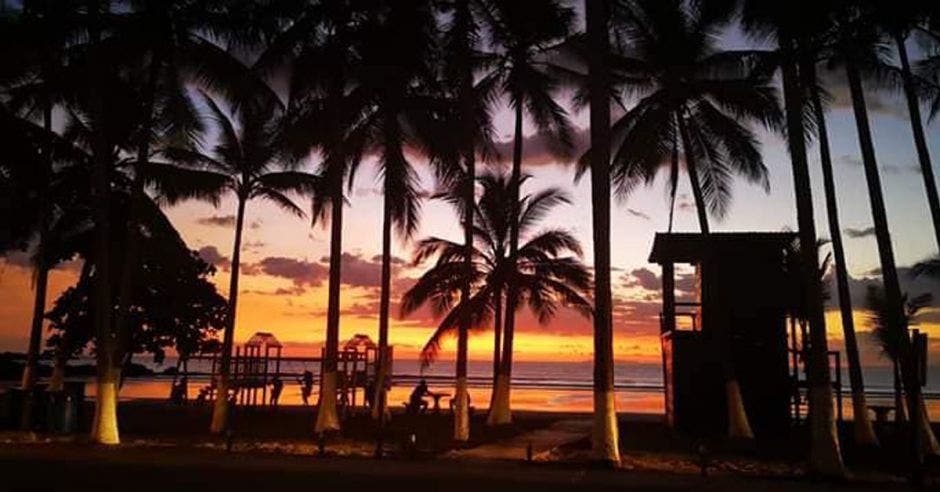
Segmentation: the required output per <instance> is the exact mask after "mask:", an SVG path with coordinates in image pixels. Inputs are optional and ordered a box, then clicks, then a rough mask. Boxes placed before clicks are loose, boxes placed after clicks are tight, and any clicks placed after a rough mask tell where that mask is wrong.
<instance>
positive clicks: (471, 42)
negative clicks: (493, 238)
mask: <svg viewBox="0 0 940 492" xmlns="http://www.w3.org/2000/svg"><path fill="white" fill-rule="evenodd" d="M487 7H488V5H487V2H486V1H485V0H458V1H456V2H454V3H453V5H452V6H451V9H452V15H453V17H452V20H451V22H450V23H449V24H448V25H447V26H445V29H444V32H443V43H442V45H443V46H442V47H443V50H444V52H445V53H446V56H445V58H444V60H443V78H444V80H445V84H447V86H449V87H451V92H452V93H453V99H454V100H455V101H456V102H457V105H458V107H459V110H458V111H457V115H456V120H457V121H456V122H455V123H456V124H457V125H459V128H457V129H456V132H455V133H456V134H457V135H459V137H458V138H457V142H456V145H455V146H456V147H457V148H458V149H459V150H458V152H459V153H460V155H459V156H458V157H457V158H456V159H454V161H456V162H457V163H459V162H460V161H462V162H463V166H462V167H461V166H459V165H458V166H457V169H455V170H454V172H452V173H447V174H449V175H451V176H450V179H445V180H444V181H450V182H452V184H453V187H454V190H453V191H454V192H455V193H456V194H458V195H460V196H461V197H462V200H463V205H462V210H461V213H460V216H461V223H462V224H463V230H464V249H465V253H464V255H463V258H464V265H463V267H464V272H465V273H464V276H463V278H464V282H463V285H462V286H461V289H460V299H461V303H462V304H464V305H468V304H469V302H470V299H471V292H472V289H473V285H472V282H471V279H472V271H473V253H472V251H473V231H474V224H475V218H474V217H475V214H474V209H475V207H476V159H477V152H478V150H479V151H480V154H481V155H482V156H483V157H487V155H488V153H489V152H488V146H489V144H490V142H491V141H492V135H491V134H492V123H491V121H490V114H489V112H490V106H491V105H492V104H491V103H492V100H493V97H492V96H493V82H494V81H495V80H496V79H494V78H492V77H486V76H484V77H482V79H481V81H480V82H479V83H476V81H475V79H476V75H477V73H478V72H479V71H480V65H481V64H482V63H480V62H479V61H478V60H480V59H483V58H485V55H484V53H482V52H481V50H480V44H481V31H482V26H481V22H480V18H481V17H483V14H482V12H484V11H485V10H486V9H487ZM445 184H446V183H445ZM497 296H499V297H500V300H499V302H500V303H501V302H502V299H501V294H497ZM461 312H462V315H461V317H460V322H459V328H458V331H457V361H456V367H455V371H454V372H455V374H456V385H455V388H454V400H455V401H456V402H457V404H456V405H455V407H454V439H455V440H456V441H458V442H463V441H467V440H468V439H469V437H470V408H469V406H470V397H469V394H468V392H467V362H468V353H467V351H468V340H469V330H470V329H471V327H472V326H473V319H472V313H471V311H470V310H469V309H464V310H462V311H461ZM493 332H494V345H493V384H494V387H495V383H496V374H497V373H498V372H499V356H500V353H499V350H500V342H501V335H502V319H501V310H499V309H498V310H497V314H496V323H495V325H494V330H493Z"/></svg>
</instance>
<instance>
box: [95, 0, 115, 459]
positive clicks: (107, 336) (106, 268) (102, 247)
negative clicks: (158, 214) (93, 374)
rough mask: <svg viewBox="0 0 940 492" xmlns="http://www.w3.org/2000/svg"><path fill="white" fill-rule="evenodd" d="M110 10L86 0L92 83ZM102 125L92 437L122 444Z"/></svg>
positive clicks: (100, 106) (99, 112)
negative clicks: (104, 18) (104, 13)
mask: <svg viewBox="0 0 940 492" xmlns="http://www.w3.org/2000/svg"><path fill="white" fill-rule="evenodd" d="M109 10H110V2H99V1H90V2H88V15H89V31H90V36H89V45H90V46H91V51H92V55H91V67H90V69H89V72H90V77H91V81H90V82H91V83H93V84H97V83H98V77H99V76H100V74H102V73H104V72H105V70H106V68H105V67H104V65H103V64H102V63H101V62H102V60H101V59H100V58H101V57H100V55H99V53H98V52H97V50H98V49H100V47H99V43H100V41H101V17H102V15H101V13H102V11H109ZM91 112H92V114H93V117H95V118H96V120H97V121H99V122H100V121H102V120H103V119H104V117H103V115H104V113H105V111H104V101H103V99H102V97H101V95H100V94H97V95H95V96H93V98H92V101H91ZM102 131H103V130H102V129H101V128H95V129H94V135H93V136H92V139H93V142H92V154H93V155H94V162H93V163H92V170H91V189H92V194H93V197H94V212H93V214H94V222H95V239H94V241H95V248H94V251H95V293H94V327H95V332H96V358H97V363H96V366H97V372H98V375H97V376H98V379H97V391H96V395H95V416H94V419H93V420H92V425H91V439H92V441H94V442H97V443H100V444H108V445H114V444H120V442H121V439H120V435H119V432H118V419H117V403H118V380H119V379H120V357H119V355H118V350H119V346H118V343H119V342H118V338H117V334H116V333H115V329H114V326H113V323H112V302H113V299H112V296H111V186H110V180H109V175H110V171H111V166H112V164H113V162H112V160H111V159H112V157H111V152H110V149H109V146H108V143H107V140H106V137H105V135H103V134H102Z"/></svg>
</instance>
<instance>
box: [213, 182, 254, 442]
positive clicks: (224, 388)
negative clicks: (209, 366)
mask: <svg viewBox="0 0 940 492" xmlns="http://www.w3.org/2000/svg"><path fill="white" fill-rule="evenodd" d="M247 200H248V197H247V196H243V195H242V194H241V193H239V196H238V212H237V214H236V216H235V243H234V244H233V245H232V276H231V278H230V279H229V288H228V320H227V323H226V324H225V331H224V333H223V335H222V357H221V360H220V361H219V384H218V389H217V391H216V395H217V396H216V398H215V405H214V406H213V410H212V424H211V425H210V427H209V430H210V431H211V432H212V433H213V434H219V433H221V432H223V431H225V430H226V429H228V425H229V422H228V419H229V410H230V409H229V404H228V393H229V390H230V389H231V371H232V348H233V346H234V339H235V316H236V314H237V310H238V272H239V268H240V266H241V249H242V229H243V228H244V225H245V204H246V202H247Z"/></svg>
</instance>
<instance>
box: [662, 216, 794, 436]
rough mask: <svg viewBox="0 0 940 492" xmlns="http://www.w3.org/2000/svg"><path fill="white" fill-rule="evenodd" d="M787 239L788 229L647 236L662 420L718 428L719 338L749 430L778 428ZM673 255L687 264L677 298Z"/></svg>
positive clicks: (721, 397)
mask: <svg viewBox="0 0 940 492" xmlns="http://www.w3.org/2000/svg"><path fill="white" fill-rule="evenodd" d="M795 239H796V234H794V233H712V234H708V235H703V234H688V233H675V234H673V233H669V234H664V233H658V234H656V238H655V240H654V242H653V250H652V252H651V254H650V258H649V261H650V262H652V263H658V264H659V265H660V266H661V267H662V288H663V292H662V299H663V308H662V313H661V314H660V321H661V342H662V354H663V379H664V383H665V384H664V386H665V403H666V405H665V407H666V419H667V423H668V424H669V425H671V426H673V427H675V428H677V429H679V430H682V431H684V432H688V433H691V434H694V435H721V434H723V433H724V432H726V429H727V428H728V416H727V409H726V403H725V391H724V376H723V372H722V360H721V353H722V352H723V351H722V350H720V349H717V347H718V345H717V344H716V340H718V339H720V340H726V341H729V342H726V343H730V354H731V359H732V363H733V369H734V372H735V375H736V377H737V380H738V383H739V385H740V388H741V394H742V398H743V400H744V407H745V411H746V412H747V415H748V418H749V420H750V423H751V427H752V428H753V430H754V432H755V434H756V435H757V436H761V435H775V434H781V433H784V432H786V431H787V429H788V428H789V426H790V408H791V407H790V401H791V396H792V395H793V380H792V378H791V375H790V373H789V370H790V367H789V362H788V357H787V356H788V347H787V314H788V307H789V303H790V299H791V298H792V297H791V296H790V292H789V289H791V288H792V283H791V282H789V280H788V278H787V271H786V268H785V259H786V249H787V247H788V246H790V245H791V244H793V242H794V241H795ZM677 263H684V264H689V265H692V266H693V267H694V269H695V287H694V289H693V292H686V291H682V292H681V294H683V295H684V297H683V298H682V299H679V300H677V298H676V296H677V294H676V275H675V265H676V264H677ZM723 331H724V332H723ZM725 353H727V352H725Z"/></svg>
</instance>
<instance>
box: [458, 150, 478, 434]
mask: <svg viewBox="0 0 940 492" xmlns="http://www.w3.org/2000/svg"><path fill="white" fill-rule="evenodd" d="M469 147H470V148H469V149H468V150H467V151H466V152H465V153H464V154H465V155H464V162H465V163H466V166H467V168H466V176H464V180H466V183H465V185H464V187H465V190H464V249H465V250H466V252H465V254H464V274H465V275H466V280H465V281H464V282H463V285H461V288H460V299H461V302H462V303H469V301H470V288H471V282H472V277H473V220H474V218H473V211H474V205H475V203H476V193H475V189H476V188H475V182H474V180H475V178H476V156H475V155H474V148H473V145H472V141H470V145H469ZM471 316H472V313H471V312H470V309H469V308H465V309H461V312H460V326H459V328H458V332H457V371H456V372H457V387H456V389H455V393H454V398H455V399H456V405H455V406H454V409H455V410H454V440H455V441H458V442H466V441H468V440H469V439H470V408H469V407H470V401H469V394H468V393H467V360H468V358H469V354H468V353H467V351H468V338H469V336H470V324H471V319H472V318H471Z"/></svg>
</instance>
